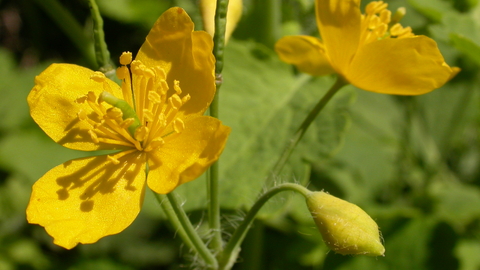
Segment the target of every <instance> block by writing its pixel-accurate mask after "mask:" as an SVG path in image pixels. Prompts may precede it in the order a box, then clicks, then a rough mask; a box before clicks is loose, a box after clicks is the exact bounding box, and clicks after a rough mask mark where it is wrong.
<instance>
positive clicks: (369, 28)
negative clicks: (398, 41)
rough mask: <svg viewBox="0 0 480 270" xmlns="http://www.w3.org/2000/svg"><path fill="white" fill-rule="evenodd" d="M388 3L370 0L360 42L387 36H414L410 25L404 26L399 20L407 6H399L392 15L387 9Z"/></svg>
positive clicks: (364, 42) (363, 42) (364, 16)
mask: <svg viewBox="0 0 480 270" xmlns="http://www.w3.org/2000/svg"><path fill="white" fill-rule="evenodd" d="M387 7H388V4H387V3H384V2H383V1H374V2H370V3H369V4H368V5H367V6H366V8H365V14H364V15H362V24H361V29H362V34H361V37H360V44H361V45H365V44H368V43H370V42H373V41H376V40H380V39H385V38H406V37H410V36H413V35H414V34H413V33H412V29H411V28H410V27H406V28H403V27H402V26H401V25H400V24H399V23H398V22H399V21H400V19H401V18H402V17H403V16H404V15H405V8H399V9H398V10H397V11H396V12H395V14H394V15H393V17H392V12H391V11H390V10H388V9H387Z"/></svg>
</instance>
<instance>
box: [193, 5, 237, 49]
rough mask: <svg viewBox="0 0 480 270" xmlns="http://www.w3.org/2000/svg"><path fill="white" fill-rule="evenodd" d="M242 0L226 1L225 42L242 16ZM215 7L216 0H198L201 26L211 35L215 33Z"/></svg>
mask: <svg viewBox="0 0 480 270" xmlns="http://www.w3.org/2000/svg"><path fill="white" fill-rule="evenodd" d="M242 8H243V3H242V0H230V1H228V10H227V25H226V29H225V43H227V41H228V39H229V38H230V36H231V35H232V32H233V30H235V27H236V26H237V23H238V21H239V20H240V18H241V17H242ZM216 9H217V0H200V10H201V12H202V18H203V28H204V29H205V31H207V33H209V34H210V35H211V36H212V37H213V35H214V34H215V10H216Z"/></svg>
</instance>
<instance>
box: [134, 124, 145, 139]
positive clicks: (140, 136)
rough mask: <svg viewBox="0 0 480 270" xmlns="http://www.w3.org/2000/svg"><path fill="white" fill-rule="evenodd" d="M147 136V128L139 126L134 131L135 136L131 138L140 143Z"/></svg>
mask: <svg viewBox="0 0 480 270" xmlns="http://www.w3.org/2000/svg"><path fill="white" fill-rule="evenodd" d="M147 134H148V128H147V127H146V126H140V127H139V128H137V130H136V131H135V135H134V136H133V137H134V138H135V140H137V141H139V142H141V141H143V140H145V138H146V137H147Z"/></svg>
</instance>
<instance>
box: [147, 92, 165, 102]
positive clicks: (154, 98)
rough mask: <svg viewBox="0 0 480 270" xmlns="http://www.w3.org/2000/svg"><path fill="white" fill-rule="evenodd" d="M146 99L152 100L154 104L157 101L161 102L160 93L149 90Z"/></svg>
mask: <svg viewBox="0 0 480 270" xmlns="http://www.w3.org/2000/svg"><path fill="white" fill-rule="evenodd" d="M148 100H150V101H151V102H153V103H155V104H158V103H160V102H162V100H161V98H160V95H159V94H158V93H157V92H155V91H149V92H148Z"/></svg>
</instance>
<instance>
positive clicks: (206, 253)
mask: <svg viewBox="0 0 480 270" xmlns="http://www.w3.org/2000/svg"><path fill="white" fill-rule="evenodd" d="M156 196H157V199H158V200H161V199H160V196H161V195H158V194H156ZM166 197H167V199H168V201H169V202H170V206H171V207H172V210H173V212H174V213H175V216H176V218H177V220H178V223H179V224H181V228H182V229H180V233H181V235H182V234H185V235H186V236H187V237H188V239H189V241H190V243H191V246H193V247H194V248H195V250H196V251H197V253H198V254H199V255H200V256H201V257H202V258H203V260H204V261H205V263H206V264H207V265H208V266H209V267H210V269H218V263H217V259H215V257H214V256H213V254H212V253H211V252H210V250H209V249H208V247H207V246H206V245H205V243H204V242H203V240H202V239H201V238H200V236H199V235H198V233H197V231H195V228H194V227H193V225H192V223H191V222H190V220H189V219H188V216H187V214H186V213H185V211H184V210H183V208H182V206H181V204H180V202H179V201H178V198H177V195H176V194H175V192H170V193H168V194H167V195H166ZM173 220H175V219H173ZM182 239H183V237H182ZM186 243H187V244H188V240H187V242H186ZM189 246H190V245H189Z"/></svg>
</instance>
